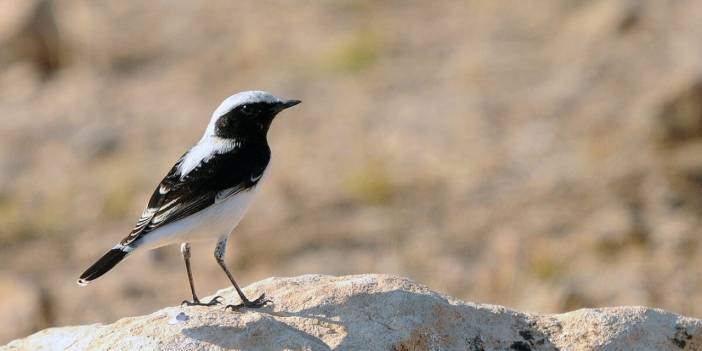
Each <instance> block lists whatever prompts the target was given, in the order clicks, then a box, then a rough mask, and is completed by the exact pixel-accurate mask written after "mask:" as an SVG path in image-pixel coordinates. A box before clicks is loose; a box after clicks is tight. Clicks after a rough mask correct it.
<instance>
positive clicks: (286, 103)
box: [278, 100, 302, 111]
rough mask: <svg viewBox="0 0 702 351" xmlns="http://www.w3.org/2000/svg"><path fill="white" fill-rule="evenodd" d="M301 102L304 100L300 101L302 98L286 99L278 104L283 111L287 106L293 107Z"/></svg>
mask: <svg viewBox="0 0 702 351" xmlns="http://www.w3.org/2000/svg"><path fill="white" fill-rule="evenodd" d="M301 102H302V101H300V100H285V101H283V102H281V103H279V104H278V108H279V109H280V111H282V110H285V109H286V108H290V107H293V106H295V105H297V104H299V103H301Z"/></svg>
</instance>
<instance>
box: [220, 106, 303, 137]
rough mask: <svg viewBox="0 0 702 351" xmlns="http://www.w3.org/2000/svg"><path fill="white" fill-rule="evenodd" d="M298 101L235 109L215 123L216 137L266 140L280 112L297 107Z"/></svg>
mask: <svg viewBox="0 0 702 351" xmlns="http://www.w3.org/2000/svg"><path fill="white" fill-rule="evenodd" d="M298 103H300V102H299V101H297V100H289V101H285V102H276V103H269V102H255V103H248V104H243V105H239V106H237V107H235V108H234V109H232V110H231V111H229V112H227V113H225V114H224V115H222V116H220V117H219V119H217V122H215V135H216V136H218V137H220V138H231V139H237V140H240V141H245V140H252V141H253V140H265V139H266V134H267V133H268V128H270V126H271V122H273V118H275V116H276V115H277V114H278V112H280V111H282V110H284V109H286V108H288V107H292V106H294V105H297V104H298Z"/></svg>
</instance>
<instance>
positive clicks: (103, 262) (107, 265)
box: [78, 245, 132, 286]
mask: <svg viewBox="0 0 702 351" xmlns="http://www.w3.org/2000/svg"><path fill="white" fill-rule="evenodd" d="M130 251H132V248H131V247H129V246H122V245H117V246H115V247H113V248H112V249H111V250H110V251H107V253H106V254H105V255H103V256H102V257H100V259H99V260H97V262H95V263H93V265H92V266H90V268H88V269H86V270H85V272H83V274H81V275H80V278H79V279H78V285H80V286H86V285H88V283H90V281H92V280H95V279H97V278H99V277H100V276H101V275H103V274H105V273H107V272H108V271H109V270H110V269H112V267H114V266H116V265H117V264H118V263H119V262H120V261H122V259H124V258H125V257H126V256H127V255H128V254H129V252H130Z"/></svg>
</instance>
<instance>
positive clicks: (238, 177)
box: [78, 91, 300, 309]
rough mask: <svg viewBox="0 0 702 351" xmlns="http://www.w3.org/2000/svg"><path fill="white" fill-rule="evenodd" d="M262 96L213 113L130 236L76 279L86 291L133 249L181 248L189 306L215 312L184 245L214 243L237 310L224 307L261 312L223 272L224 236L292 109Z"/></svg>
mask: <svg viewBox="0 0 702 351" xmlns="http://www.w3.org/2000/svg"><path fill="white" fill-rule="evenodd" d="M299 103H300V101H299V100H283V99H279V98H277V97H275V96H273V95H271V94H270V93H267V92H263V91H246V92H241V93H238V94H235V95H232V96H230V97H229V98H227V99H226V100H224V101H223V102H222V104H220V105H219V107H217V109H216V110H215V111H214V113H213V114H212V118H211V119H210V123H209V125H208V126H207V130H205V134H204V135H203V136H202V139H200V141H199V142H198V143H197V144H196V145H195V146H193V147H192V148H190V150H188V151H187V152H186V153H185V154H183V156H182V157H181V158H180V159H179V160H178V162H176V164H175V165H174V166H173V168H171V170H170V171H169V172H168V174H167V175H166V177H165V178H163V180H162V181H161V183H160V184H159V185H158V186H157V187H156V190H154V192H153V195H151V199H150V200H149V203H148V205H147V206H146V209H145V210H144V212H143V213H142V215H141V218H139V220H138V221H137V223H136V225H135V226H134V229H132V231H131V233H129V235H127V237H125V238H124V239H122V241H120V242H119V244H117V245H115V246H114V247H113V248H112V249H111V250H110V251H108V252H107V253H106V254H105V255H104V256H102V257H101V258H100V259H99V260H98V261H97V262H95V263H94V264H93V265H92V266H90V268H88V269H87V270H86V271H85V272H84V273H83V274H82V275H81V276H80V279H78V284H79V285H82V286H85V285H87V284H88V283H89V282H90V281H92V280H94V279H96V278H98V277H100V276H101V275H103V274H105V273H106V272H107V271H109V270H110V269H112V267H114V266H115V265H116V264H117V263H119V262H120V261H122V260H123V259H124V258H125V257H126V256H127V255H129V254H131V253H132V252H134V250H137V249H151V248H156V247H160V246H164V245H169V244H174V243H181V246H180V249H181V253H182V254H183V258H184V259H185V268H186V270H187V273H188V280H189V282H190V290H191V292H192V295H193V300H192V301H187V300H186V301H183V303H184V304H188V305H207V306H211V305H215V304H218V303H220V301H219V299H221V297H219V296H218V297H215V298H214V299H212V300H211V301H209V302H201V301H200V300H199V299H198V297H197V294H196V293H195V286H194V284H193V276H192V272H191V270H190V242H192V241H201V240H213V241H214V240H217V246H216V248H215V251H214V256H215V258H216V259H217V263H218V264H219V265H220V266H221V267H222V270H224V272H225V273H226V274H227V277H229V280H230V281H231V282H232V285H234V288H235V289H236V291H237V293H238V294H239V297H240V298H241V300H242V302H241V304H238V305H228V306H227V307H231V308H232V309H237V308H239V307H253V308H255V307H261V306H264V305H266V304H267V303H269V302H270V300H268V299H266V297H265V294H263V295H261V296H260V297H258V298H257V299H255V300H253V301H252V300H249V299H248V298H246V296H245V295H244V293H243V292H242V291H241V289H240V288H239V285H238V284H237V283H236V281H235V280H234V277H233V276H232V274H231V272H229V269H227V266H226V265H225V264H224V259H223V257H224V252H225V248H226V244H227V239H228V237H229V234H230V233H231V232H232V230H234V228H235V227H236V226H237V225H238V224H239V221H241V218H242V217H243V216H244V213H245V212H246V209H247V208H248V207H249V204H250V203H251V200H252V199H253V197H254V195H255V194H256V190H257V189H258V187H259V185H260V184H261V182H262V181H263V179H264V178H265V176H266V172H267V170H268V165H269V162H270V159H271V150H270V148H269V147H268V141H267V138H266V136H267V134H268V128H269V127H270V125H271V122H272V121H273V119H274V118H275V116H276V115H277V114H278V113H279V112H280V111H282V110H284V109H286V108H289V107H292V106H295V105H297V104H299Z"/></svg>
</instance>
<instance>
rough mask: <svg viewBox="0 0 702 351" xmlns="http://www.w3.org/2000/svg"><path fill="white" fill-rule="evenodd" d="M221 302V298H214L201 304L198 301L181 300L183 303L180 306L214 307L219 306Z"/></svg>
mask: <svg viewBox="0 0 702 351" xmlns="http://www.w3.org/2000/svg"><path fill="white" fill-rule="evenodd" d="M220 299H221V300H224V298H223V297H221V296H215V297H213V298H212V300H210V301H209V302H201V301H200V300H198V299H194V300H193V301H188V300H183V302H181V303H180V305H181V306H183V305H185V306H214V305H219V304H221V303H222V301H220Z"/></svg>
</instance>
